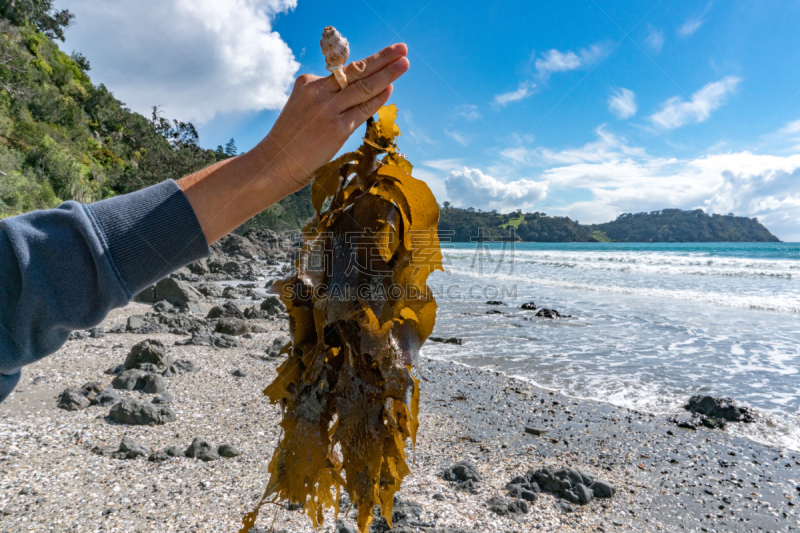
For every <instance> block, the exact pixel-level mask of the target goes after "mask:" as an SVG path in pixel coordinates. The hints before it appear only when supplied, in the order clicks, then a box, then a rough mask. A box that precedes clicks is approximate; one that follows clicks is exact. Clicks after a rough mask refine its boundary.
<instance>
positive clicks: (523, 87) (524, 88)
mask: <svg viewBox="0 0 800 533" xmlns="http://www.w3.org/2000/svg"><path fill="white" fill-rule="evenodd" d="M535 87H536V84H535V83H528V82H523V83H520V84H519V88H518V89H517V90H516V91H511V92H508V93H503V94H498V95H495V97H494V101H495V103H496V104H499V105H501V106H503V107H505V106H507V105H508V104H510V103H512V102H519V101H520V100H524V99H525V98H527V97H529V96H530V95H532V94H533V89H534V88H535Z"/></svg>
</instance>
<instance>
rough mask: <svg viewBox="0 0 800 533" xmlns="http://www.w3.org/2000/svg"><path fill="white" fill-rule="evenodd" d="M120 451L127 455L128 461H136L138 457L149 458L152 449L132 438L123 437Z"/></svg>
mask: <svg viewBox="0 0 800 533" xmlns="http://www.w3.org/2000/svg"><path fill="white" fill-rule="evenodd" d="M119 451H120V452H121V453H124V454H125V458H126V459H136V458H137V457H147V456H148V455H150V448H148V447H147V446H144V445H141V444H139V443H138V442H136V441H135V440H133V438H132V437H123V438H122V442H121V443H120V445H119Z"/></svg>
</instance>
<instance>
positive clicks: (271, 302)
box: [261, 296, 286, 316]
mask: <svg viewBox="0 0 800 533" xmlns="http://www.w3.org/2000/svg"><path fill="white" fill-rule="evenodd" d="M261 310H262V311H266V312H267V314H268V315H270V316H272V315H277V314H279V313H285V312H286V306H285V305H283V302H282V301H280V300H279V299H278V297H277V296H267V298H266V299H265V300H264V301H263V302H261Z"/></svg>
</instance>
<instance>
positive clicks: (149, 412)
mask: <svg viewBox="0 0 800 533" xmlns="http://www.w3.org/2000/svg"><path fill="white" fill-rule="evenodd" d="M108 417H109V418H110V419H111V421H112V422H116V423H118V424H130V425H135V426H157V425H161V424H167V423H169V422H174V421H175V411H173V410H172V409H170V408H169V407H165V406H163V405H155V404H152V403H144V402H141V401H139V400H134V399H132V398H129V399H127V400H125V401H123V402H120V403H118V404H116V405H115V406H114V407H112V408H111V411H110V412H109V413H108Z"/></svg>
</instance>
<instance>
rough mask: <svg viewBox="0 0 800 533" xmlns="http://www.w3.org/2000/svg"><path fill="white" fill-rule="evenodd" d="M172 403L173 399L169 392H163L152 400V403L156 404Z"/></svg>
mask: <svg viewBox="0 0 800 533" xmlns="http://www.w3.org/2000/svg"><path fill="white" fill-rule="evenodd" d="M174 401H175V397H174V396H173V395H172V393H171V392H169V391H164V392H162V393H161V394H159V395H157V396H156V397H155V398H153V403H158V404H166V403H172V402H174Z"/></svg>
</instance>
